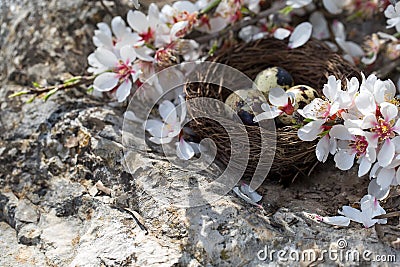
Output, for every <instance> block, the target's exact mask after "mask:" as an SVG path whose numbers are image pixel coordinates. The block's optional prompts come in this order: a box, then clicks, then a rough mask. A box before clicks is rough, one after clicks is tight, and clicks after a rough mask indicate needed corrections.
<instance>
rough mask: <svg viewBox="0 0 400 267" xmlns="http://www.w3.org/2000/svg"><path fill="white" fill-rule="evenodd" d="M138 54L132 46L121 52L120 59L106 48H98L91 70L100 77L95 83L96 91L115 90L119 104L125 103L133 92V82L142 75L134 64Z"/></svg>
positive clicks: (124, 48) (125, 47)
mask: <svg viewBox="0 0 400 267" xmlns="http://www.w3.org/2000/svg"><path fill="white" fill-rule="evenodd" d="M135 59H136V52H135V50H134V49H133V48H132V47H130V46H124V47H122V48H121V50H120V57H117V56H116V55H115V54H114V53H112V52H111V51H109V50H107V49H105V48H102V47H100V48H97V49H96V51H95V52H94V55H93V56H92V62H90V61H89V63H93V64H94V65H92V68H91V69H90V70H91V71H93V72H94V73H95V74H98V76H97V77H96V78H95V80H94V81H93V88H94V90H97V91H100V92H107V91H111V90H114V91H115V95H116V97H117V100H118V102H122V101H124V100H125V99H126V98H127V97H128V95H129V94H130V92H131V88H132V81H134V82H135V81H136V80H137V79H138V77H139V75H140V69H139V67H138V66H137V65H135V64H133V62H134V61H135Z"/></svg>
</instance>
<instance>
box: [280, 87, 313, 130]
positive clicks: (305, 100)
mask: <svg viewBox="0 0 400 267" xmlns="http://www.w3.org/2000/svg"><path fill="white" fill-rule="evenodd" d="M286 93H287V94H288V95H290V96H291V97H293V99H294V105H293V108H294V111H295V112H294V113H293V114H291V115H288V114H286V113H283V114H281V115H279V116H278V118H277V120H278V121H280V122H281V123H282V124H284V125H292V124H293V123H294V122H295V119H294V116H295V115H296V114H295V113H297V112H296V110H297V109H302V108H304V107H305V106H306V105H308V104H310V103H311V101H313V100H314V99H315V98H317V97H319V95H318V92H317V90H315V89H313V88H311V87H310V86H307V85H296V86H293V87H291V88H289V89H288V90H286Z"/></svg>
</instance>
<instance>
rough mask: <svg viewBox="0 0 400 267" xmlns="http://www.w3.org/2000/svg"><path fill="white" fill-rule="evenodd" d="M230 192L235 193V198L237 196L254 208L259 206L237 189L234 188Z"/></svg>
mask: <svg viewBox="0 0 400 267" xmlns="http://www.w3.org/2000/svg"><path fill="white" fill-rule="evenodd" d="M232 190H233V192H235V194H236V195H237V196H239V197H240V198H241V199H243V200H244V201H246V202H248V203H250V204H252V205H254V206H257V207H258V206H260V205H259V204H257V203H256V202H254V201H253V200H252V199H251V198H250V197H248V196H246V195H245V194H244V193H243V192H242V191H240V189H239V187H237V186H235V187H234V188H233V189H232Z"/></svg>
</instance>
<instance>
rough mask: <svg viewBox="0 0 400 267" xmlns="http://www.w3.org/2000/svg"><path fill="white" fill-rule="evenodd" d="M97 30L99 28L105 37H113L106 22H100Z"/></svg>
mask: <svg viewBox="0 0 400 267" xmlns="http://www.w3.org/2000/svg"><path fill="white" fill-rule="evenodd" d="M96 26H97V28H99V30H100V31H102V32H103V33H104V34H105V35H107V36H110V37H111V29H110V27H109V26H108V24H107V23H104V22H100V23H97V24H96Z"/></svg>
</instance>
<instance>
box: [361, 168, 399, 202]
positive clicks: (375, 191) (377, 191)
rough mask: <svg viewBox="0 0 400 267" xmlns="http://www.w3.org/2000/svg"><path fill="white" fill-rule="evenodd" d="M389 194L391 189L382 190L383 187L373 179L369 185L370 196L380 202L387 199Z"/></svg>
mask: <svg viewBox="0 0 400 267" xmlns="http://www.w3.org/2000/svg"><path fill="white" fill-rule="evenodd" d="M396 175H397V173H396ZM389 192H390V187H388V188H381V186H380V185H378V184H377V182H376V179H372V180H371V182H370V183H369V185H368V195H372V196H374V197H376V198H377V199H379V200H383V199H385V198H386V197H387V196H388V195H389Z"/></svg>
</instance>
